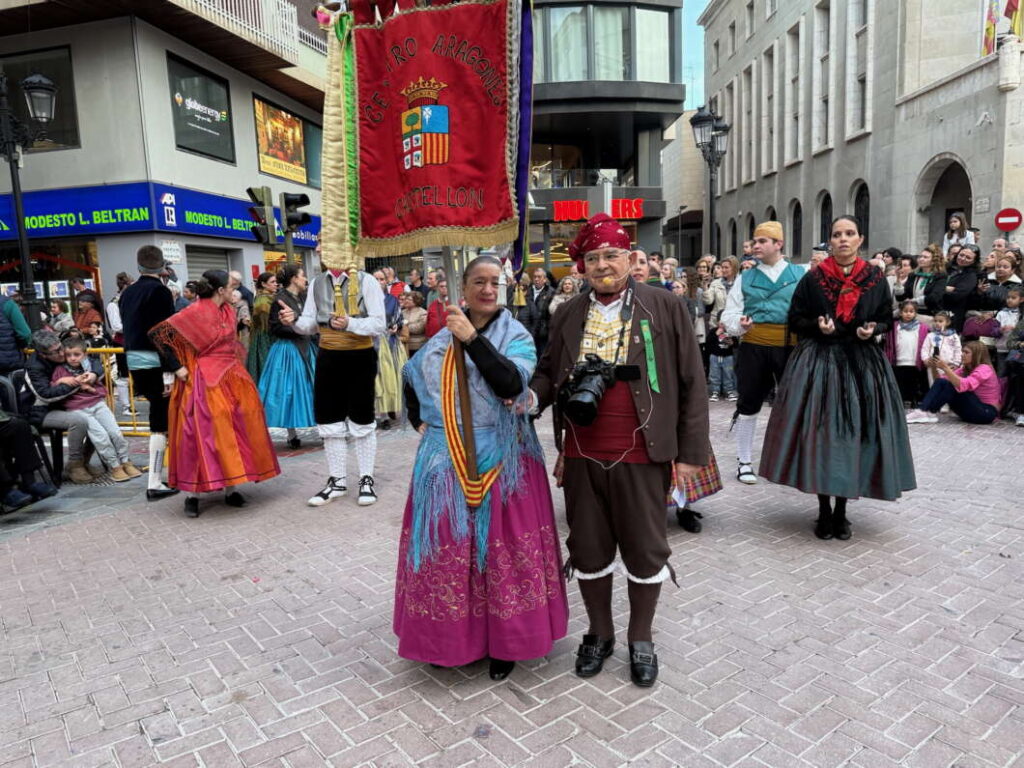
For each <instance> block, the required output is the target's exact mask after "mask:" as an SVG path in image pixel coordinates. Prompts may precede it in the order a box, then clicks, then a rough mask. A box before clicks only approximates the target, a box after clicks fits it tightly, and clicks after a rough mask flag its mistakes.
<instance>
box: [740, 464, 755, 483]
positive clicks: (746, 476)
mask: <svg viewBox="0 0 1024 768" xmlns="http://www.w3.org/2000/svg"><path fill="white" fill-rule="evenodd" d="M736 479H737V480H739V481H740V482H741V483H743V484H744V485H757V475H755V474H754V468H753V467H752V466H750V465H749V464H743V463H742V462H741V463H740V465H739V466H738V467H737V468H736Z"/></svg>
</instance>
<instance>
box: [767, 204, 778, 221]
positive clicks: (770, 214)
mask: <svg viewBox="0 0 1024 768" xmlns="http://www.w3.org/2000/svg"><path fill="white" fill-rule="evenodd" d="M764 218H765V221H778V220H779V215H778V214H777V213H776V212H775V206H774V205H769V206H768V210H767V211H765V212H764Z"/></svg>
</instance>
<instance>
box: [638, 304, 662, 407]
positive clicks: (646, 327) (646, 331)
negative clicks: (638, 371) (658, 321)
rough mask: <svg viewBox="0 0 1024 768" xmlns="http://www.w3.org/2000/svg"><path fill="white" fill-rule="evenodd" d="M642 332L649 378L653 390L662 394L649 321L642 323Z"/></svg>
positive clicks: (642, 321)
mask: <svg viewBox="0 0 1024 768" xmlns="http://www.w3.org/2000/svg"><path fill="white" fill-rule="evenodd" d="M640 332H641V333H643V335H644V355H645V356H646V357H647V378H648V379H649V380H650V382H651V389H653V390H654V391H655V392H657V393H659V394H660V393H661V387H659V386H658V361H657V360H655V359H654V339H652V338H651V324H650V322H649V321H647V320H641V321H640Z"/></svg>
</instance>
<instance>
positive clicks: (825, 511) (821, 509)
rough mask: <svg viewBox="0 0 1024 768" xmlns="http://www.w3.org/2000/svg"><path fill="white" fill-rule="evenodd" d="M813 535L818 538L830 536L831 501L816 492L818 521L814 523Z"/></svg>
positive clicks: (829, 537) (828, 537)
mask: <svg viewBox="0 0 1024 768" xmlns="http://www.w3.org/2000/svg"><path fill="white" fill-rule="evenodd" d="M814 535H815V536H817V537H818V538H819V539H831V538H832V503H831V499H829V497H828V496H825V495H824V494H821V493H819V494H818V521H817V523H815V525H814Z"/></svg>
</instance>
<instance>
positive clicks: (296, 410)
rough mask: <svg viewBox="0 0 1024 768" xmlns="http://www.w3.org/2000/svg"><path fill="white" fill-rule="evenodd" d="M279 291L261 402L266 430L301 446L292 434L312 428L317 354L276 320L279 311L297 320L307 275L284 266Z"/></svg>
mask: <svg viewBox="0 0 1024 768" xmlns="http://www.w3.org/2000/svg"><path fill="white" fill-rule="evenodd" d="M277 280H278V283H279V284H280V286H281V290H280V291H279V292H278V294H277V296H276V298H275V299H274V303H273V304H272V305H271V307H270V318H269V322H268V326H269V330H270V335H271V337H272V338H273V343H272V345H271V347H270V352H269V353H267V360H266V362H265V363H264V365H263V375H262V376H260V384H259V387H260V400H262V401H263V410H264V412H265V413H266V416H267V426H268V427H284V428H287V430H288V445H289V446H290V447H292V448H298V447H299V446H300V445H302V443H301V441H300V440H299V437H298V435H297V434H296V432H295V430H296V429H299V428H302V427H315V426H316V419H315V418H314V417H313V374H314V373H315V371H316V352H315V350H314V349H313V347H312V345H311V344H310V343H309V337H308V336H302V335H300V334H297V333H295V330H294V329H293V328H292V326H290V325H285V324H284V323H282V322H281V321H280V319H279V314H280V312H281V308H282V307H287V308H289V309H291V310H292V311H293V312H295V316H296V317H298V316H299V315H300V314H302V307H303V305H304V304H305V301H306V285H307V284H308V282H309V281H308V280H307V279H306V273H305V271H304V270H303V269H302V267H300V266H298V265H296V264H286V265H285V266H284V267H282V268H281V270H280V272H278V276H277Z"/></svg>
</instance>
